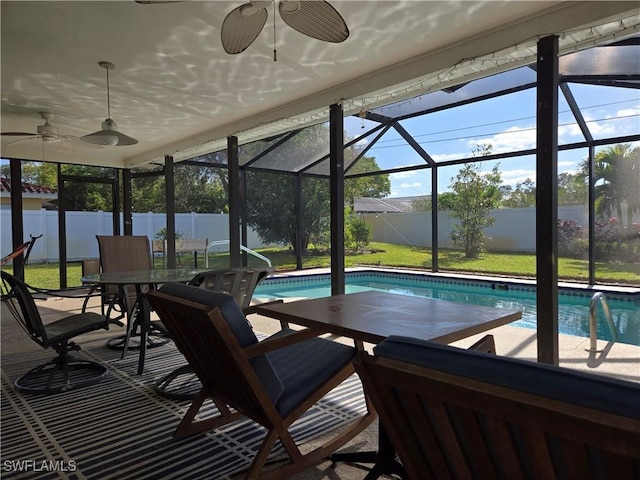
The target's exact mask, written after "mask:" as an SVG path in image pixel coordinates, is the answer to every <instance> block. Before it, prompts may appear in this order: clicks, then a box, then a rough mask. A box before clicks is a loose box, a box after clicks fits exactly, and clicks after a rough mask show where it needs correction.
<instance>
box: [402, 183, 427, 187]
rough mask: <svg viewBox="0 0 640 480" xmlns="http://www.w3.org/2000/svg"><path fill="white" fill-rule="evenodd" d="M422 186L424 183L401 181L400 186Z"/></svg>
mask: <svg viewBox="0 0 640 480" xmlns="http://www.w3.org/2000/svg"><path fill="white" fill-rule="evenodd" d="M420 187H422V184H421V183H420V182H413V183H401V184H400V188H420Z"/></svg>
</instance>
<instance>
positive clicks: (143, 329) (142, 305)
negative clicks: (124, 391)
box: [136, 285, 151, 375]
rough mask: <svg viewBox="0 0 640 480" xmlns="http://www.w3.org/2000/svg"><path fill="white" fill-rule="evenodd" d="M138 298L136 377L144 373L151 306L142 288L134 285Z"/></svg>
mask: <svg viewBox="0 0 640 480" xmlns="http://www.w3.org/2000/svg"><path fill="white" fill-rule="evenodd" d="M136 294H137V296H138V315H139V316H140V356H139V357H138V375H142V372H143V371H144V357H145V355H146V354H147V336H148V335H149V329H150V328H151V305H149V300H147V296H146V295H145V294H144V293H143V292H142V286H141V285H136Z"/></svg>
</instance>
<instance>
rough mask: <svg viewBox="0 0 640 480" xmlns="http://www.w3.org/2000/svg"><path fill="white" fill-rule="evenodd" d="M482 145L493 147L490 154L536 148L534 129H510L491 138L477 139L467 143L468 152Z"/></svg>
mask: <svg viewBox="0 0 640 480" xmlns="http://www.w3.org/2000/svg"><path fill="white" fill-rule="evenodd" d="M482 144H491V145H492V146H493V149H492V150H491V153H504V152H513V151H517V150H527V149H530V148H535V146H536V131H535V129H534V128H520V127H511V128H509V129H507V130H505V131H504V132H501V133H497V134H495V135H493V136H491V137H485V138H477V139H474V140H470V141H469V142H467V145H468V146H469V149H470V150H473V149H474V148H476V145H482Z"/></svg>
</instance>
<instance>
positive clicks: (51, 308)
mask: <svg viewBox="0 0 640 480" xmlns="http://www.w3.org/2000/svg"><path fill="white" fill-rule="evenodd" d="M37 305H38V308H39V310H40V312H41V315H42V316H43V318H44V320H45V322H48V321H52V320H54V319H56V318H59V317H60V316H63V315H68V314H70V313H76V312H79V311H80V309H81V306H82V299H81V298H80V299H78V298H75V299H70V298H61V297H51V298H48V299H47V300H38V301H37ZM90 307H91V308H92V310H93V311H98V310H99V308H98V300H97V299H95V298H94V299H92V300H91V302H90ZM249 320H250V321H251V323H252V324H253V326H254V328H255V330H257V331H260V332H264V333H271V332H273V331H276V330H277V328H278V326H279V324H278V323H277V322H276V321H274V320H272V319H268V318H265V317H261V316H259V315H250V316H249ZM0 329H1V332H2V335H1V347H2V349H1V355H2V356H3V357H4V356H5V355H10V354H11V353H15V352H18V351H21V352H25V351H30V350H33V351H37V350H38V349H40V347H39V346H38V345H36V344H35V343H34V342H32V341H31V340H29V339H28V337H27V335H26V334H25V332H24V331H23V330H22V329H21V328H20V327H19V326H18V325H17V324H16V322H15V321H14V320H13V318H12V317H11V314H10V313H9V312H8V311H7V309H6V306H5V304H4V303H3V304H2V311H1V316H0ZM119 330H120V329H119V328H118V327H114V328H112V329H111V330H109V331H99V332H94V333H91V334H87V337H90V338H91V339H96V338H104V339H105V340H106V339H108V338H111V337H113V336H114V335H117V334H118V333H120V332H119ZM486 333H491V334H492V335H493V336H494V338H495V342H496V349H497V353H498V355H504V356H509V357H515V358H520V359H525V360H530V361H535V360H536V358H537V350H536V348H537V346H536V332H535V331H534V330H529V329H525V328H519V327H511V326H503V327H499V328H496V329H493V330H491V331H489V332H486ZM481 336H482V335H477V336H474V337H469V338H467V339H465V340H464V341H460V342H457V343H455V345H456V346H460V347H462V348H466V347H468V346H469V345H471V344H472V343H473V342H474V341H475V340H476V339H478V338H479V337H481ZM86 339H87V338H85V340H86ZM82 340H83V339H82V337H80V338H79V339H78V343H79V344H81V345H82ZM346 341H348V340H346ZM588 346H589V339H588V338H582V337H572V336H568V335H560V337H559V348H560V365H561V366H563V367H567V368H571V369H576V370H582V371H586V372H590V373H594V374H599V375H606V376H613V377H618V378H622V379H625V380H630V381H634V382H640V347H637V346H632V345H626V344H621V343H612V342H605V341H599V342H598V347H599V348H601V349H602V352H600V353H590V352H587V351H586V350H585V349H586V348H588ZM367 347H368V348H371V347H372V346H371V345H368V346H367ZM376 441H377V427H376V424H375V423H374V425H372V426H371V427H369V428H368V429H367V430H366V431H365V432H363V433H362V434H361V435H359V436H358V437H356V438H355V439H354V440H352V442H350V443H349V444H348V445H347V446H346V447H345V449H344V450H345V451H359V450H372V449H375V446H376ZM366 473H367V471H366V470H364V469H363V468H361V467H359V466H353V465H347V464H337V465H334V464H332V462H330V461H328V460H327V461H324V462H322V463H320V464H318V465H316V466H314V467H312V468H309V469H307V470H305V471H304V472H301V473H299V474H297V475H295V476H293V477H291V478H292V479H293V480H320V479H327V480H360V479H362V478H364V477H365V475H366ZM240 478H242V475H237V476H234V477H232V480H236V479H240Z"/></svg>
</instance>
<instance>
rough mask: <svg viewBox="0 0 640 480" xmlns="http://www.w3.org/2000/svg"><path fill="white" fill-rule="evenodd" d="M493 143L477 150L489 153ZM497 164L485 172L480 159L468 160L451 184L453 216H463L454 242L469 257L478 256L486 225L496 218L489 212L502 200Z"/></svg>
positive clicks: (452, 237) (456, 227) (455, 230)
mask: <svg viewBox="0 0 640 480" xmlns="http://www.w3.org/2000/svg"><path fill="white" fill-rule="evenodd" d="M490 152H491V146H490V145H479V146H478V148H477V149H476V150H474V156H475V153H479V154H481V155H488V154H489V153H490ZM498 168H499V164H496V165H495V166H494V167H493V169H492V170H491V172H490V173H488V174H482V172H481V167H480V165H479V164H476V163H468V164H466V165H465V166H464V167H462V168H461V169H460V170H459V171H458V174H457V175H456V176H455V177H453V178H452V179H451V181H452V183H451V185H449V187H450V188H451V190H452V191H453V193H454V196H453V197H452V205H451V213H450V215H451V217H453V218H457V219H459V220H460V223H458V224H456V225H454V227H453V229H452V232H451V239H452V240H453V242H454V244H456V245H459V246H462V247H463V248H464V254H465V257H466V258H476V257H477V256H478V254H479V253H480V252H481V251H482V250H483V249H484V241H485V234H484V232H483V230H484V228H486V227H488V226H491V225H493V224H494V222H495V221H496V219H495V217H491V216H489V212H490V211H491V209H493V208H497V207H498V205H499V203H500V184H501V183H502V180H501V178H500V172H499V170H498Z"/></svg>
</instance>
